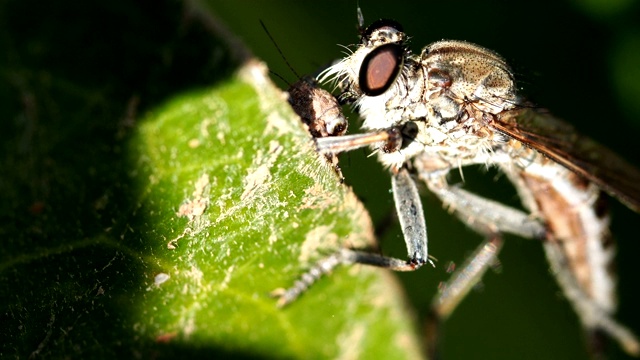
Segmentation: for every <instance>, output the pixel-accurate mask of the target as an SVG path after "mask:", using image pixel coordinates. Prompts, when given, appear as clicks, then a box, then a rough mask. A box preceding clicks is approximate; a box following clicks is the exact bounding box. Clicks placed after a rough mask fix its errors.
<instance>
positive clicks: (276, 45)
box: [260, 20, 302, 86]
mask: <svg viewBox="0 0 640 360" xmlns="http://www.w3.org/2000/svg"><path fill="white" fill-rule="evenodd" d="M260 25H262V29H264V32H265V33H266V34H267V36H268V37H269V40H271V43H272V44H273V46H275V47H276V49H277V50H278V54H280V57H282V60H284V63H285V64H287V67H288V68H289V70H291V72H292V73H293V74H294V75H295V76H296V77H297V78H298V80H300V79H302V78H301V77H300V75H299V74H298V72H297V71H296V70H295V69H294V68H293V66H291V64H290V63H289V60H287V57H286V56H284V53H283V52H282V50H281V49H280V47H279V46H278V43H276V40H275V39H274V38H273V36H271V33H270V32H269V30H268V29H267V26H266V25H265V24H264V22H263V21H262V20H260ZM269 71H270V72H271V73H272V74H274V75H276V76H277V77H279V78H280V79H281V80H283V81H284V82H286V83H287V84H288V85H289V86H291V84H289V82H288V81H286V80H285V79H284V78H283V77H282V76H280V75H278V74H276V73H274V72H273V71H271V70H269Z"/></svg>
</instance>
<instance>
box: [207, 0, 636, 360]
mask: <svg viewBox="0 0 640 360" xmlns="http://www.w3.org/2000/svg"><path fill="white" fill-rule="evenodd" d="M639 5H640V4H638V2H635V1H631V0H617V1H604V0H602V1H599V0H586V1H579V0H573V1H553V0H547V1H536V2H511V1H506V0H504V1H501V0H495V1H476V0H470V1H428V0H427V1H420V2H414V1H360V2H359V6H360V7H361V9H362V12H363V14H364V19H365V26H366V25H368V24H369V23H371V22H373V21H375V20H377V19H379V18H391V19H395V20H396V21H398V22H400V23H401V24H402V25H403V26H404V29H405V32H406V33H407V34H409V36H410V37H411V45H410V46H411V48H412V49H413V50H414V51H415V52H419V51H420V49H421V48H422V47H424V46H425V45H427V44H429V43H431V42H433V41H438V40H441V39H458V40H466V41H470V42H474V43H477V44H480V45H482V46H485V47H487V48H489V49H492V50H494V51H496V52H498V53H499V54H501V55H502V56H503V57H505V58H506V59H507V62H508V63H509V64H511V66H512V67H513V69H514V71H515V72H516V73H517V77H518V80H519V85H520V87H521V88H522V89H523V92H524V93H525V94H526V95H527V97H528V98H530V99H531V100H533V101H534V102H535V103H536V104H539V105H540V106H541V107H545V108H548V109H550V110H551V111H552V112H553V113H554V114H556V115H557V116H559V117H560V118H562V119H565V120H566V121H567V122H570V123H571V124H573V125H575V126H576V127H577V128H578V129H579V130H580V131H581V132H583V133H584V134H587V135H589V136H591V137H593V138H595V139H597V140H598V141H600V142H601V143H603V144H605V145H606V146H608V147H610V148H612V149H613V150H615V151H616V152H618V153H619V154H621V155H623V156H624V157H625V158H626V159H628V160H629V161H630V162H632V163H634V164H636V166H637V165H638V164H640V152H638V151H637V149H636V147H635V144H637V141H638V140H637V138H638V134H639V130H640V101H639V100H640V21H639V20H640V16H639V15H640V6H639ZM357 6H358V3H357V2H356V1H322V2H295V1H269V2H253V1H234V2H233V3H231V2H215V1H214V2H212V3H211V8H212V9H214V12H216V13H217V15H218V16H219V17H220V18H221V19H222V20H223V21H224V22H226V23H227V25H228V26H229V27H230V28H231V29H232V31H233V32H234V33H235V34H237V35H238V36H240V37H241V38H242V40H243V41H244V42H245V43H246V44H247V45H248V46H249V48H250V49H251V50H252V51H253V52H254V54H255V55H256V56H257V57H259V58H261V59H263V60H264V61H266V62H267V63H268V65H269V68H270V69H271V70H273V71H274V72H276V73H278V74H279V75H280V76H282V77H284V78H286V79H288V81H289V82H290V83H293V82H294V81H295V80H296V77H295V75H294V74H292V72H291V71H290V70H289V69H288V68H287V66H286V64H285V63H284V61H283V60H282V58H281V57H280V55H278V53H277V50H276V49H275V47H274V45H273V44H272V43H271V41H270V40H269V39H268V37H267V35H266V34H265V33H264V31H263V30H262V29H261V27H260V25H259V20H262V21H263V22H264V23H265V24H266V26H267V27H268V29H269V31H270V32H271V34H272V35H273V37H274V38H275V40H276V41H277V42H278V46H279V47H280V48H281V49H282V51H283V52H284V54H285V55H286V57H287V59H288V61H289V62H290V63H291V64H292V66H293V67H294V68H295V70H296V71H297V72H298V74H312V73H314V72H315V71H316V70H317V69H318V68H319V67H321V66H322V65H324V64H327V63H328V62H331V61H333V60H334V59H337V58H340V57H342V56H343V53H344V50H343V49H342V48H341V47H340V46H338V45H351V44H357V42H358V37H357V30H356V28H357V17H356V7H357ZM274 81H276V82H277V83H279V84H280V85H281V86H282V87H283V88H286V87H287V84H286V83H284V82H283V81H281V80H280V79H278V78H277V77H274ZM359 124H360V123H359V120H358V119H357V117H356V116H355V115H352V116H351V124H350V125H351V127H350V129H349V132H350V133H354V132H357V131H358V128H359ZM367 154H368V152H367V151H366V150H363V151H359V152H358V151H357V152H354V153H350V154H346V155H343V156H342V158H341V166H342V169H343V171H344V174H345V177H346V182H347V184H348V185H351V186H353V188H354V190H355V191H356V193H357V194H358V196H359V197H360V198H361V199H362V201H363V202H364V203H365V205H366V206H367V208H368V209H369V211H370V213H371V215H372V217H373V219H374V221H375V222H376V223H377V224H380V228H381V231H380V232H381V234H380V235H381V236H380V237H381V238H380V247H381V249H382V251H383V252H384V253H385V254H392V255H395V256H399V257H404V256H405V248H404V242H403V239H402V235H401V234H400V231H399V228H398V225H397V220H396V219H395V218H391V221H390V222H389V216H390V214H391V216H392V217H393V212H394V208H393V200H392V196H391V194H390V193H389V189H390V181H389V176H388V175H387V174H386V172H385V171H384V170H383V169H382V168H381V167H380V166H379V165H378V164H377V163H376V161H375V158H367ZM453 175H454V178H455V174H453ZM453 181H454V182H455V180H453ZM465 184H466V186H467V187H468V188H470V189H473V190H475V191H477V192H478V193H481V194H485V195H487V196H490V197H493V198H496V199H500V200H501V201H503V202H505V203H509V204H514V205H517V204H518V203H519V202H518V199H517V196H516V194H515V192H514V189H513V188H512V187H511V186H510V185H509V184H508V182H507V181H505V179H504V178H502V177H500V176H499V175H498V174H497V173H496V172H495V171H488V172H487V171H484V170H482V169H469V170H466V171H465ZM423 198H424V202H425V204H424V205H425V212H426V221H427V227H428V233H429V247H430V253H431V254H432V255H433V256H435V257H436V258H437V259H438V263H437V265H438V266H437V268H436V269H431V268H424V269H421V270H420V271H418V272H415V273H410V274H404V273H403V274H397V276H398V277H399V278H400V279H401V281H402V282H403V283H404V284H405V289H406V291H407V296H408V299H409V302H410V303H411V304H412V306H413V307H414V308H415V311H416V316H417V319H418V322H419V323H420V324H422V322H423V319H424V318H425V315H426V310H427V309H428V307H429V303H430V300H431V298H432V296H433V295H434V293H435V292H436V289H437V288H438V285H439V283H441V282H442V281H445V280H446V279H447V278H448V276H449V275H448V274H447V272H446V268H447V265H448V264H450V263H453V264H461V262H462V261H463V260H464V259H465V258H466V256H467V255H469V253H470V252H471V251H473V250H474V249H475V248H476V246H478V244H479V243H480V241H481V238H479V237H478V236H477V235H475V234H474V233H473V232H472V231H470V230H468V229H466V228H465V226H464V225H463V224H461V223H460V222H458V221H457V220H455V219H454V218H453V217H451V216H450V215H449V214H447V213H446V212H445V211H443V210H442V209H441V206H440V204H439V203H437V202H436V201H435V200H434V199H433V197H432V196H430V195H428V194H425V195H424V197H423ZM611 203H612V212H613V224H612V230H613V232H614V235H615V238H616V240H617V241H618V244H619V245H618V249H619V250H618V251H619V256H618V270H619V272H620V274H619V278H620V283H619V285H620V311H619V314H618V317H617V318H618V319H619V320H620V321H621V322H622V323H624V324H625V325H627V326H630V327H631V328H632V329H634V330H635V331H636V332H638V331H640V311H638V309H637V304H638V303H640V292H638V288H639V285H640V284H639V283H638V280H637V275H636V274H638V269H637V268H636V266H635V265H636V257H637V254H638V250H640V243H639V240H640V239H639V238H640V236H639V235H638V233H637V230H636V228H635V226H634V225H635V224H636V223H637V221H638V215H637V214H634V213H632V212H631V211H629V210H628V209H626V208H625V207H624V206H622V205H620V204H619V203H618V202H616V201H615V200H612V201H611ZM384 224H388V226H387V225H384ZM500 261H501V265H500V266H499V267H498V268H497V269H496V270H497V271H493V272H492V271H489V272H488V273H487V275H486V276H485V279H484V281H483V283H482V284H481V285H480V286H479V287H478V288H477V289H476V290H475V291H472V292H471V293H470V294H469V296H468V297H467V298H466V299H465V300H464V301H463V302H462V303H461V305H460V306H459V308H458V309H457V310H456V312H454V314H453V315H452V317H451V318H450V319H449V321H447V323H446V324H445V333H444V343H443V355H444V358H450V359H461V358H491V359H512V358H515V357H517V358H521V359H524V358H527V359H541V358H545V359H552V358H553V359H580V358H585V357H586V352H585V347H584V341H583V334H582V333H581V330H580V325H579V324H578V320H577V318H576V316H575V314H574V312H573V310H572V309H571V307H570V305H569V304H568V303H567V302H566V301H565V299H564V298H563V295H562V294H561V291H560V290H559V288H558V287H557V285H556V283H555V281H554V279H553V276H552V275H551V274H550V272H549V268H548V265H547V263H546V260H545V259H544V254H543V252H542V247H541V246H540V244H538V243H536V242H534V241H527V240H523V239H520V238H515V237H508V238H507V241H506V243H505V246H504V248H503V251H502V253H501V255H500ZM610 348H611V353H612V357H613V358H625V357H626V356H625V355H624V354H623V353H621V351H620V350H619V348H618V346H617V345H615V344H611V345H610Z"/></svg>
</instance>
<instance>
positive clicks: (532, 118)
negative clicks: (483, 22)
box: [279, 20, 640, 355]
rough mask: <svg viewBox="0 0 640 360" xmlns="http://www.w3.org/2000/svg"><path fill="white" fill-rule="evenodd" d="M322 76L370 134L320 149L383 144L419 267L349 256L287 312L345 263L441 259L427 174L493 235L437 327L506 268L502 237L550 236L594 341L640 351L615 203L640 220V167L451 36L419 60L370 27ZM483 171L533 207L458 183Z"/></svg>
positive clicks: (403, 41) (458, 281) (389, 34)
mask: <svg viewBox="0 0 640 360" xmlns="http://www.w3.org/2000/svg"><path fill="white" fill-rule="evenodd" d="M321 81H333V82H335V83H336V84H337V85H338V87H339V88H340V90H341V94H340V97H339V98H340V100H341V101H342V102H345V103H352V104H353V105H354V106H355V108H356V109H357V111H358V112H359V114H360V116H361V117H362V119H363V125H362V128H363V129H364V130H365V133H363V134H354V135H346V136H338V137H327V138H318V139H316V143H317V146H318V149H319V150H320V151H321V152H324V153H336V152H340V151H350V150H353V149H357V148H360V147H363V146H371V148H372V149H374V151H375V152H376V153H377V156H378V159H379V161H380V162H381V163H382V164H383V165H384V166H386V167H388V168H389V169H390V172H391V178H392V190H393V194H394V201H395V206H396V211H397V213H398V218H399V222H400V225H401V228H402V232H403V235H404V239H405V242H406V246H407V253H408V254H407V255H408V259H406V260H403V259H396V258H390V257H386V256H382V255H378V254H372V253H368V252H363V251H358V250H351V249H343V250H340V251H339V252H338V253H336V254H334V255H332V256H329V257H328V258H326V259H324V260H322V261H320V262H319V263H318V265H317V266H316V267H314V268H313V269H311V271H310V272H309V273H307V274H306V275H305V277H303V279H301V280H300V281H298V282H297V283H296V284H295V285H294V286H293V287H292V288H290V289H287V290H283V291H281V292H280V295H281V298H280V303H279V304H280V305H284V304H287V303H289V302H291V301H293V300H294V299H295V298H296V297H297V296H298V295H299V294H300V293H301V292H302V291H303V290H305V289H306V288H307V287H308V286H310V285H311V284H312V283H313V282H314V281H315V280H316V279H317V278H318V277H320V276H321V275H323V274H325V273H327V272H329V271H330V270H331V269H333V268H334V267H335V266H337V265H340V264H350V263H362V264H370V265H375V266H380V267H384V268H389V269H393V270H400V271H410V270H415V269H417V268H419V267H421V266H422V265H424V264H425V263H427V262H428V259H429V253H428V247H427V231H426V229H427V227H426V222H425V218H424V213H423V210H422V205H421V200H420V197H419V194H418V191H417V187H416V184H415V183H414V178H418V179H420V180H421V181H423V182H424V183H425V184H426V186H427V188H428V190H429V191H430V192H432V193H433V194H434V195H435V196H436V197H437V198H438V199H439V200H440V201H441V202H442V203H443V204H444V205H445V206H447V207H449V208H450V209H452V210H453V212H454V214H455V215H456V216H457V217H458V218H460V220H461V221H463V222H464V223H465V224H467V225H468V226H469V227H471V228H473V229H474V230H475V231H477V232H479V233H480V234H482V235H484V236H485V238H486V240H485V241H484V242H483V243H482V244H481V245H480V246H479V247H478V249H477V250H476V251H475V252H474V255H473V256H472V257H471V258H470V259H469V260H468V261H467V262H466V264H465V265H464V266H462V267H461V268H460V269H459V270H458V271H457V272H456V273H454V274H453V276H452V277H451V279H450V280H449V281H448V283H447V285H446V286H445V287H444V289H443V290H442V291H441V292H440V293H439V294H438V295H437V296H436V298H435V299H434V301H433V303H432V311H431V313H432V317H433V322H434V323H438V322H440V321H443V320H444V319H446V318H447V317H448V316H449V315H450V314H451V312H452V311H453V310H454V309H455V307H456V306H457V305H458V303H459V302H460V301H461V300H462V299H463V298H464V296H465V295H466V294H467V293H468V291H469V290H470V289H471V288H472V287H473V286H474V285H475V284H477V283H478V282H479V281H480V279H481V277H482V275H483V274H484V272H485V271H486V270H487V269H488V268H489V267H490V266H491V265H492V264H493V263H494V262H495V261H496V258H497V255H498V253H499V251H500V248H501V246H502V244H503V240H502V234H503V233H510V234H516V235H519V236H522V237H525V238H532V239H539V240H541V241H542V243H543V247H544V251H545V254H546V256H547V259H548V261H549V263H550V266H551V268H552V270H553V272H554V274H555V275H556V279H557V281H558V283H559V285H560V287H561V288H562V290H563V292H564V294H565V296H566V297H567V299H568V300H569V301H570V303H571V304H572V305H573V307H574V309H575V311H576V313H577V314H578V317H579V319H580V321H581V323H582V325H583V326H584V328H585V329H586V330H587V331H588V334H589V335H593V336H594V337H595V336H596V334H599V333H604V334H606V335H608V336H610V337H611V338H613V339H614V340H616V341H617V342H618V343H619V344H620V345H621V346H622V347H623V348H624V349H625V351H627V352H628V353H629V354H633V355H639V354H640V343H639V342H638V340H637V338H636V336H635V335H634V334H633V333H632V332H631V331H630V330H628V329H627V328H626V327H625V326H623V325H621V324H620V323H618V322H617V321H616V320H615V319H614V318H613V314H614V313H615V311H616V306H617V304H616V286H615V274H613V273H612V272H611V269H612V262H613V260H614V244H613V239H612V238H611V234H610V232H609V216H608V212H607V211H606V208H605V207H604V204H603V192H606V193H608V194H610V195H611V196H613V197H616V198H617V199H619V200H620V201H621V202H622V203H623V204H625V205H626V206H628V207H629V208H630V209H632V210H634V211H636V212H638V211H639V210H640V171H639V170H638V169H636V168H634V167H633V166H631V165H629V164H628V163H627V162H625V161H624V160H623V159H621V158H620V157H619V156H617V155H616V154H614V153H613V152H611V151H610V150H608V149H606V148H604V147H603V146H601V145H599V144H598V143H596V142H594V141H593V140H591V139H588V138H586V137H583V136H581V135H579V134H578V133H577V132H576V131H575V129H574V128H573V127H572V126H570V125H568V124H566V123H564V122H562V121H560V120H558V119H556V118H554V117H553V116H552V115H550V114H549V113H547V112H546V111H543V110H540V109H537V108H534V107H533V106H531V105H530V104H529V103H528V102H527V101H526V100H525V99H523V98H522V97H521V96H520V95H519V94H518V91H517V87H516V83H515V80H514V75H513V73H512V71H511V69H510V67H509V66H508V65H507V64H506V62H505V61H504V60H503V59H502V57H500V56H499V55H498V54H496V53H495V52H493V51H491V50H488V49H485V48H483V47H480V46H478V45H475V44H471V43H468V42H464V41H455V40H446V41H439V42H435V43H433V44H430V45H428V46H426V47H425V48H424V49H423V50H422V51H421V52H420V53H413V52H412V51H411V50H410V49H409V48H408V46H407V35H406V34H405V33H404V32H403V30H402V27H401V26H400V25H399V24H398V23H396V22H394V21H390V20H379V21H377V22H375V23H374V24H372V25H371V26H369V27H368V28H366V29H364V30H362V31H361V41H360V44H358V45H357V47H356V49H355V50H354V51H353V52H352V53H351V54H350V55H349V56H347V57H346V58H344V59H342V60H341V61H339V62H338V63H336V64H334V65H333V66H331V67H330V68H328V69H327V70H326V71H325V72H324V74H323V76H321ZM470 165H482V166H486V167H491V166H494V167H497V168H498V169H499V170H501V171H502V172H503V173H504V174H505V175H506V177H507V178H508V179H509V180H510V181H511V182H512V183H513V185H514V186H515V188H516V190H517V193H518V195H519V197H520V199H521V201H522V205H523V206H524V208H525V209H526V211H522V210H519V209H516V208H512V207H510V206H507V205H503V204H501V203H499V202H496V201H493V200H490V199H487V198H484V197H482V196H479V195H476V194H474V193H471V192H469V191H467V190H465V189H463V188H461V187H459V186H451V185H449V184H448V181H447V175H448V174H449V173H450V172H451V171H452V170H454V171H458V170H459V169H462V168H464V167H466V166H470ZM436 241H437V239H436ZM434 336H435V335H434ZM433 341H435V340H433ZM596 343H597V341H593V342H592V344H596ZM592 350H593V351H594V352H595V353H598V352H599V351H600V349H598V348H593V349H592Z"/></svg>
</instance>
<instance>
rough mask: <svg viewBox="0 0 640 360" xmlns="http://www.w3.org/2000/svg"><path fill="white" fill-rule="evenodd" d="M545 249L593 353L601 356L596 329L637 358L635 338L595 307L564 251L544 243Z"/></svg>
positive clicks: (637, 351)
mask: <svg viewBox="0 0 640 360" xmlns="http://www.w3.org/2000/svg"><path fill="white" fill-rule="evenodd" d="M544 250H545V253H546V255H547V259H548V260H549V264H550V265H551V269H552V271H553V272H554V273H555V275H556V279H558V282H559V283H560V285H561V287H562V288H563V290H564V294H565V296H566V297H567V299H568V300H569V302H570V303H571V304H572V305H573V308H574V309H575V310H576V313H577V314H578V318H579V319H580V321H581V322H582V324H583V326H584V328H585V329H587V332H588V334H587V335H588V336H589V340H591V341H589V343H590V344H591V345H592V348H591V349H590V350H591V351H592V353H594V354H599V353H600V354H601V353H602V349H600V348H598V344H600V343H601V341H598V330H600V331H602V332H604V333H606V334H607V335H609V336H610V337H611V338H613V339H615V340H616V341H617V342H618V343H620V345H622V347H623V348H624V350H625V351H626V352H627V353H629V354H632V355H634V356H638V355H640V343H639V342H638V339H637V338H636V337H635V335H634V334H633V333H632V332H631V331H630V330H629V329H627V328H626V327H625V326H623V325H621V324H620V323H618V322H617V321H616V320H615V319H614V318H613V317H612V316H611V314H610V312H609V311H606V310H604V309H603V308H602V307H600V306H598V304H597V303H595V302H594V301H593V300H592V299H591V298H590V297H589V296H588V295H587V294H585V292H584V290H583V289H582V287H581V286H580V284H579V283H578V281H577V280H576V278H575V276H574V274H573V273H572V272H571V271H570V270H569V260H568V259H567V256H566V252H565V251H563V250H562V249H560V245H559V244H558V243H556V242H551V241H547V242H545V243H544Z"/></svg>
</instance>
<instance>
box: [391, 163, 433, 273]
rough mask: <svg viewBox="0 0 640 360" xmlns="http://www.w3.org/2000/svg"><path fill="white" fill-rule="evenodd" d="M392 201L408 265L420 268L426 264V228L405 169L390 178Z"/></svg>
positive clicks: (416, 190)
mask: <svg viewBox="0 0 640 360" xmlns="http://www.w3.org/2000/svg"><path fill="white" fill-rule="evenodd" d="M391 185H392V188H393V200H394V202H395V204H396V212H397V213H398V220H400V226H401V227H402V234H403V235H404V241H405V243H406V245H407V255H408V256H409V263H411V264H415V265H416V266H421V265H423V264H424V263H425V262H427V260H428V259H427V258H428V256H429V252H428V249H427V226H426V224H425V221H424V211H423V210H422V201H421V200H420V194H419V193H418V188H417V187H416V184H415V182H414V181H413V179H412V178H411V176H410V175H409V171H408V170H407V169H406V168H401V169H399V170H398V171H397V172H396V173H395V174H394V175H393V177H392V178H391Z"/></svg>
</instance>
